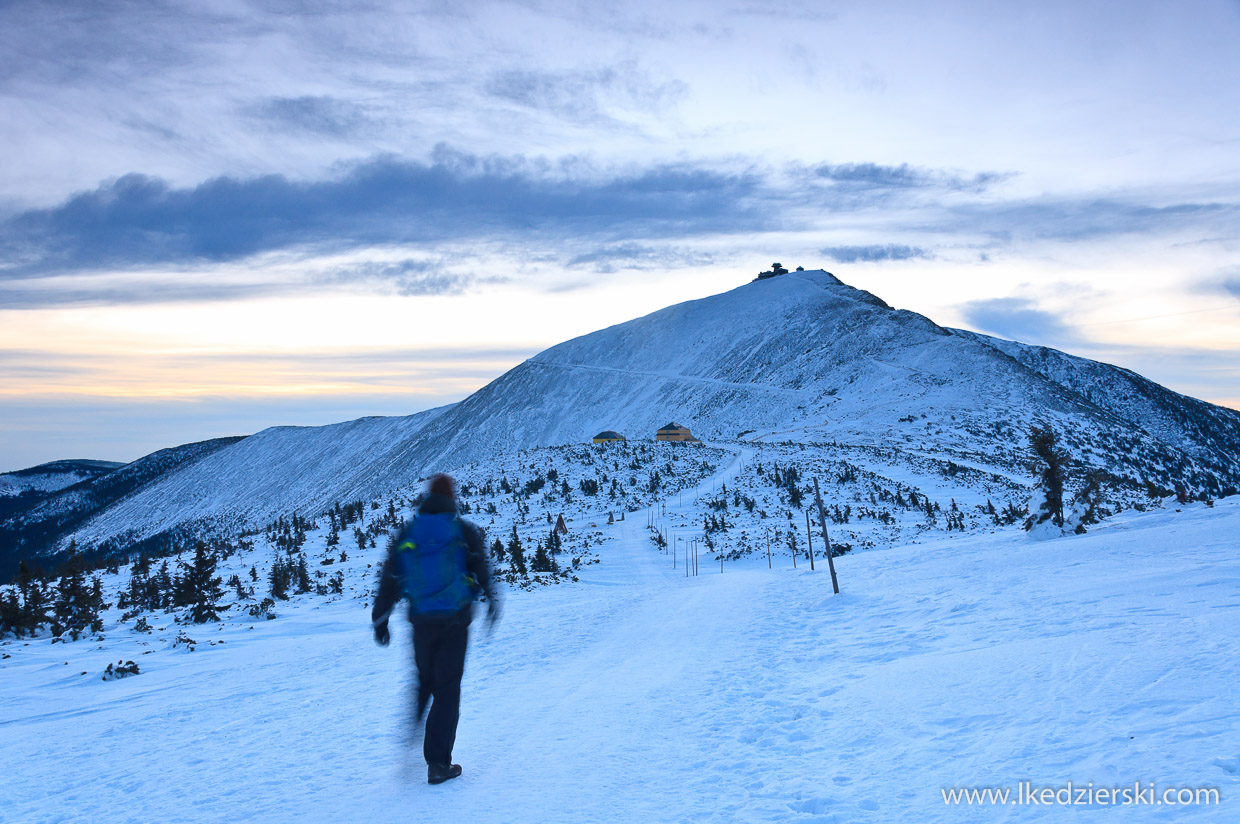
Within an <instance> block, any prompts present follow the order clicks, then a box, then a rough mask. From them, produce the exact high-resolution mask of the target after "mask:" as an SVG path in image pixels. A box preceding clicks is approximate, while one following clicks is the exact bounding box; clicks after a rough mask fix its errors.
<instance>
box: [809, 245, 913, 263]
mask: <svg viewBox="0 0 1240 824" xmlns="http://www.w3.org/2000/svg"><path fill="white" fill-rule="evenodd" d="M818 251H819V252H820V253H821V254H824V255H826V256H827V257H828V258H830V259H831V260H833V261H835V262H836V263H858V262H863V263H874V262H877V261H882V260H922V259H926V258H929V257H930V253H929V252H927V251H926V250H925V249H922V248H920V247H918V246H901V245H898V244H894V243H889V244H886V245H872V246H828V247H826V248H825V249H819V250H818Z"/></svg>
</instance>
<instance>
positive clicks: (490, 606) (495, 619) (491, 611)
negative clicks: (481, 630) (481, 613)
mask: <svg viewBox="0 0 1240 824" xmlns="http://www.w3.org/2000/svg"><path fill="white" fill-rule="evenodd" d="M499 612H500V607H499V599H497V598H496V597H495V596H494V595H492V596H491V597H490V598H488V599H487V628H488V629H490V628H492V627H494V626H495V625H496V624H498V623H499Z"/></svg>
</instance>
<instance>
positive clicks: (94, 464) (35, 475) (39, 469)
mask: <svg viewBox="0 0 1240 824" xmlns="http://www.w3.org/2000/svg"><path fill="white" fill-rule="evenodd" d="M121 466H124V464H122V463H117V462H115V461H92V460H69V461H51V462H50V463H45V464H39V465H38V466H32V467H30V468H28V469H18V470H16V471H15V472H5V473H3V474H0V498H3V497H6V496H10V495H21V494H22V493H24V492H41V493H44V494H46V493H50V492H55V491H56V490H58V489H64V488H65V487H66V486H73V484H75V483H78V482H80V481H84V480H87V479H89V478H94V477H97V476H99V475H102V474H103V473H105V472H111V471H112V470H113V469H116V468H118V467H121Z"/></svg>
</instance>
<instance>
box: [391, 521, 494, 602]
mask: <svg viewBox="0 0 1240 824" xmlns="http://www.w3.org/2000/svg"><path fill="white" fill-rule="evenodd" d="M465 552H466V547H465V534H464V531H463V530H462V528H461V520H460V518H458V517H457V516H456V515H455V514H454V513H452V512H443V513H436V514H433V515H418V516H416V517H415V518H414V519H413V520H412V521H411V522H410V523H409V524H408V525H407V526H406V527H405V528H404V530H402V531H401V533H400V535H398V536H397V539H396V560H397V564H398V566H397V569H399V570H400V572H401V573H402V574H403V576H404V580H405V597H406V598H408V599H409V604H410V606H411V609H412V611H413V614H414V615H425V616H427V617H435V616H447V615H450V614H452V613H455V612H459V611H460V610H461V609H462V608H464V607H465V606H466V605H467V604H469V603H472V602H473V600H474V598H476V597H477V594H478V592H479V589H480V588H479V586H478V583H477V582H476V581H475V580H474V578H473V576H472V575H470V574H469V570H468V568H467V567H466V564H465Z"/></svg>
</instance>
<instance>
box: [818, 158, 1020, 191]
mask: <svg viewBox="0 0 1240 824" xmlns="http://www.w3.org/2000/svg"><path fill="white" fill-rule="evenodd" d="M814 173H815V174H816V175H817V176H818V177H819V178H822V179H824V180H829V181H831V182H832V183H834V184H836V185H839V186H842V187H845V188H854V189H855V188H866V189H871V188H872V189H946V190H948V191H956V192H981V191H984V190H986V189H987V188H989V187H990V186H992V185H994V184H995V183H999V182H1002V181H1004V180H1006V179H1008V178H1009V177H1011V175H1009V174H1003V173H999V172H981V173H978V174H975V175H972V176H965V175H959V174H955V173H952V172H946V171H941V170H937V169H922V168H918V167H916V166H910V165H908V164H907V163H901V164H900V165H899V166H882V165H879V164H877V163H840V164H835V165H832V164H828V163H824V164H822V165H821V166H816V167H814Z"/></svg>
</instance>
